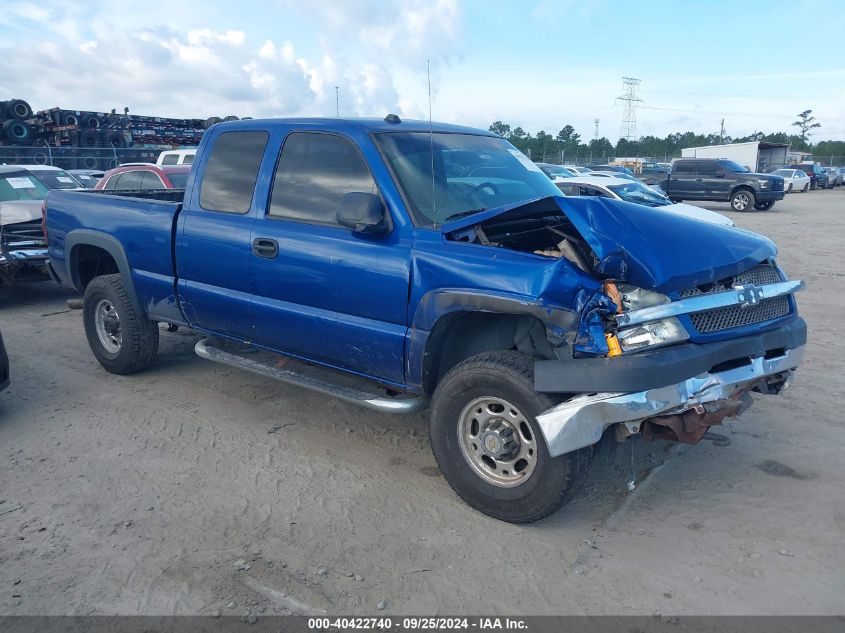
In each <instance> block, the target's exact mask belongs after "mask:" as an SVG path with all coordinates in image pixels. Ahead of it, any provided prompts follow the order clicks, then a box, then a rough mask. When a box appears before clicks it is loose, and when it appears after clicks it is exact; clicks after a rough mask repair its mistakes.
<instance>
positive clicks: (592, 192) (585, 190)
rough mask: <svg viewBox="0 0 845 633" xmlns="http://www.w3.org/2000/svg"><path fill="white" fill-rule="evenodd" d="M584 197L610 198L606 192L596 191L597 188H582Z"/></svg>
mask: <svg viewBox="0 0 845 633" xmlns="http://www.w3.org/2000/svg"><path fill="white" fill-rule="evenodd" d="M581 195H582V196H592V197H593V198H609V197H610V196H608V195H607V194H606V193H605V192H604V191H602V190H601V189H596V188H595V187H581Z"/></svg>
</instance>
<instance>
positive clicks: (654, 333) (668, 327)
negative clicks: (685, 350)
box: [616, 317, 689, 352]
mask: <svg viewBox="0 0 845 633" xmlns="http://www.w3.org/2000/svg"><path fill="white" fill-rule="evenodd" d="M616 338H617V339H618V340H619V345H620V347H621V348H622V351H623V352H633V351H635V350H639V349H644V348H646V347H660V346H662V345H670V344H672V343H679V342H681V341H685V340H687V339H688V338H689V334H687V331H686V330H685V329H684V326H683V325H681V323H680V322H679V321H678V319H676V318H675V317H669V318H668V319H663V320H661V321H653V322H651V323H643V324H642V325H637V326H634V327H631V328H628V329H625V330H619V332H617V333H616Z"/></svg>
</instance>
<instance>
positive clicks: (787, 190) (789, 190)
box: [786, 183, 792, 193]
mask: <svg viewBox="0 0 845 633" xmlns="http://www.w3.org/2000/svg"><path fill="white" fill-rule="evenodd" d="M786 193H792V183H789V187H787V188H786Z"/></svg>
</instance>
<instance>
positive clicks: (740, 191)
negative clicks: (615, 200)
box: [660, 158, 784, 211]
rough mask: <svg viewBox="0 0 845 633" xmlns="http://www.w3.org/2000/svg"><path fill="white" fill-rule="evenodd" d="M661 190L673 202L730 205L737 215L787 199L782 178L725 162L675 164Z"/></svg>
mask: <svg viewBox="0 0 845 633" xmlns="http://www.w3.org/2000/svg"><path fill="white" fill-rule="evenodd" d="M660 186H661V187H663V190H664V191H665V192H666V195H667V196H669V198H670V199H671V200H672V202H682V201H683V200H712V201H714V202H730V203H731V208H732V209H733V210H734V211H750V210H751V209H752V208H754V209H756V210H758V211H767V210H769V209H771V208H772V207H773V206H774V204H775V202H777V201H778V200H783V196H784V190H783V178H781V177H780V176H773V175H772V174H755V173H753V172H750V171H748V170H747V169H746V168H745V167H742V166H741V165H739V164H737V163H735V162H734V161H732V160H727V159H724V158H682V159H680V160H676V161H675V162H674V163H673V164H672V171H670V172H669V175H668V177H667V179H666V180H664V181H663V182H662V183H660Z"/></svg>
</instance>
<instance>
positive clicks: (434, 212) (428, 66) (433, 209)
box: [425, 59, 437, 229]
mask: <svg viewBox="0 0 845 633" xmlns="http://www.w3.org/2000/svg"><path fill="white" fill-rule="evenodd" d="M425 67H426V74H427V75H428V146H429V152H430V153H431V214H432V216H433V219H434V228H435V229H436V228H437V189H436V188H435V185H434V127H433V124H432V122H431V60H430V59H427V60H425Z"/></svg>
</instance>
